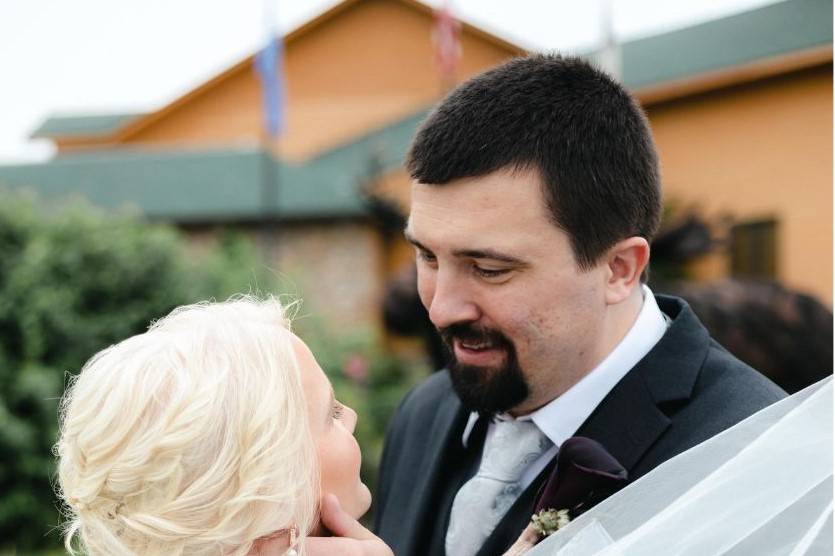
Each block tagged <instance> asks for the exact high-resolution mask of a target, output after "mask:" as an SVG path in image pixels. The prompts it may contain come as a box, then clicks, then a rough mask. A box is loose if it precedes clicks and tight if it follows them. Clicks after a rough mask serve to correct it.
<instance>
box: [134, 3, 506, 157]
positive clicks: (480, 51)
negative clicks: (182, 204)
mask: <svg viewBox="0 0 835 556" xmlns="http://www.w3.org/2000/svg"><path fill="white" fill-rule="evenodd" d="M431 29H432V17H431V14H428V13H422V12H420V11H418V10H416V9H414V8H412V7H410V6H409V5H407V4H404V3H400V2H391V1H385V0H372V1H365V2H359V3H357V4H355V5H353V6H351V7H349V8H347V9H346V10H345V11H344V12H342V13H340V14H339V15H338V16H337V17H333V18H330V19H328V20H327V21H324V22H323V23H322V24H320V25H318V26H317V27H316V28H315V29H311V30H310V32H307V33H304V34H302V35H300V36H298V37H297V38H295V39H291V40H289V41H288V44H287V46H286V57H285V68H286V74H287V83H288V88H287V117H288V121H287V130H286V133H285V135H284V137H283V138H282V139H281V141H280V143H279V149H280V151H281V152H282V153H283V154H284V155H285V156H288V157H290V158H296V159H300V158H305V157H308V156H310V155H313V154H316V153H317V152H319V151H321V150H323V149H326V148H328V147H332V146H335V145H338V144H340V143H343V142H346V141H349V140H351V139H352V138H354V137H355V136H356V135H357V134H360V133H362V132H365V131H368V130H370V129H373V128H375V127H378V126H382V125H385V124H387V123H389V122H391V121H393V120H396V119H399V118H402V117H403V116H406V115H408V114H411V113H413V112H415V111H417V110H420V109H421V108H424V107H426V106H427V105H429V104H431V103H432V102H434V101H435V100H437V98H438V96H439V95H440V94H441V92H442V84H441V81H440V79H439V76H438V71H437V69H436V67H435V65H434V59H433V49H432V44H431V40H430V36H431ZM461 44H462V53H463V56H462V60H461V64H460V71H459V73H460V77H461V78H466V77H468V76H470V75H472V74H474V73H477V72H479V71H483V70H484V69H486V68H488V67H491V66H493V65H495V64H497V63H499V62H501V61H503V60H505V59H507V58H508V57H509V56H510V55H512V54H513V52H512V51H510V50H509V49H507V48H504V47H503V46H502V45H500V44H496V43H492V42H489V41H485V40H484V39H483V38H481V37H478V36H476V35H474V34H473V33H470V32H467V31H465V32H464V33H463V34H462V38H461ZM260 94H261V92H260V84H259V82H258V79H257V76H256V75H255V74H254V73H253V71H252V70H251V68H250V67H247V68H244V69H243V70H242V71H238V72H235V73H234V74H232V75H230V76H229V77H228V78H227V79H225V80H224V81H223V82H222V83H220V84H219V85H218V86H216V87H213V88H211V89H209V90H208V91H206V92H204V93H203V94H200V95H197V96H195V97H194V98H192V99H190V101H189V102H188V103H186V104H184V105H183V106H181V107H179V108H177V109H176V110H174V111H171V112H170V113H169V114H166V115H165V117H164V118H160V119H159V120H158V121H156V122H155V123H153V124H152V125H149V126H148V127H146V128H145V129H142V130H141V131H139V132H137V133H136V134H134V135H133V136H131V137H129V138H128V139H127V141H126V142H127V143H129V144H149V143H150V144H155V145H161V144H166V145H170V144H178V143H179V144H184V143H185V144H200V145H206V144H213V143H214V144H224V145H229V144H230V143H236V142H245V143H246V142H248V143H254V142H256V141H258V139H259V137H260V135H261V125H262V119H261V112H260V111H261V100H260V99H261V97H260Z"/></svg>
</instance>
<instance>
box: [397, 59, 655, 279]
mask: <svg viewBox="0 0 835 556" xmlns="http://www.w3.org/2000/svg"><path fill="white" fill-rule="evenodd" d="M406 166H407V168H408V170H409V173H410V174H411V176H412V178H413V179H415V180H417V181H418V182H420V183H424V184H431V185H442V184H445V183H449V182H450V181H453V180H457V179H459V178H466V177H478V176H484V175H486V174H489V173H491V172H494V171H496V170H500V169H503V168H514V169H532V170H536V171H538V173H539V175H540V177H541V179H542V180H543V186H544V197H545V199H546V203H547V205H548V209H549V211H550V214H551V218H552V220H553V222H554V224H555V225H556V226H557V227H559V228H560V229H562V230H564V231H565V232H566V233H567V234H568V236H569V238H570V240H571V246H572V249H573V251H574V256H575V258H576V260H577V262H578V264H579V265H580V267H581V268H586V269H588V268H590V267H592V266H594V264H595V263H597V262H598V260H599V259H600V257H601V256H602V255H603V254H604V253H605V251H606V250H607V249H608V248H609V247H611V246H612V245H614V244H615V243H617V242H618V241H620V240H622V239H625V238H627V237H632V236H641V237H644V238H646V239H647V241H651V240H652V237H653V235H654V234H655V232H656V230H657V229H658V224H659V220H660V215H661V191H660V183H659V181H660V180H659V174H658V160H657V155H656V152H655V145H654V143H653V140H652V134H651V132H650V129H649V124H648V122H647V119H646V117H645V116H644V113H643V110H642V109H641V108H640V106H639V105H638V103H637V102H636V101H635V99H633V98H632V97H631V96H630V95H629V93H627V92H626V90H624V88H623V87H621V86H620V85H619V84H618V83H616V82H615V81H614V80H613V79H612V78H610V77H609V76H608V75H606V74H605V73H603V72H602V71H600V70H598V69H595V68H594V67H592V66H591V65H590V64H589V63H587V62H586V61H584V60H581V59H579V58H573V57H564V56H559V55H542V54H539V55H531V56H527V57H523V58H516V59H513V60H511V61H509V62H507V63H505V64H503V65H501V66H499V67H497V68H494V69H491V70H489V71H487V72H485V73H482V74H480V75H478V76H476V77H474V78H472V79H470V80H469V81H467V82H466V83H464V84H462V85H460V86H459V87H458V88H456V89H455V90H453V91H452V92H451V93H450V94H449V95H448V96H447V97H446V98H445V99H444V100H443V101H442V102H441V103H440V104H439V105H438V106H437V107H436V108H435V109H434V110H433V111H432V112H431V113H430V114H429V116H428V117H427V118H426V120H424V122H423V123H422V124H421V126H420V129H419V130H418V133H417V135H416V136H415V139H414V141H413V142H412V145H411V148H410V149H409V153H408V155H407V161H406Z"/></svg>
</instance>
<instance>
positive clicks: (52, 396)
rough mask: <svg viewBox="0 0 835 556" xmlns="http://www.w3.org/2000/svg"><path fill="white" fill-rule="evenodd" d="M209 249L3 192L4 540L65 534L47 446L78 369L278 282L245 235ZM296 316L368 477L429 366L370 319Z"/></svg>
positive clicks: (32, 545)
mask: <svg viewBox="0 0 835 556" xmlns="http://www.w3.org/2000/svg"><path fill="white" fill-rule="evenodd" d="M202 251H203V254H202V255H200V256H196V255H195V253H197V250H194V249H189V248H188V246H187V243H186V241H185V239H184V238H183V237H182V236H181V234H179V233H178V232H177V231H176V230H175V229H173V228H171V227H170V226H164V225H151V224H148V223H147V222H143V221H141V220H140V219H138V218H135V217H131V216H130V215H114V214H108V213H103V212H100V211H97V210H95V209H93V208H91V207H89V206H87V205H85V204H84V203H81V202H79V203H75V204H72V205H70V206H66V207H63V208H60V209H55V208H53V209H47V208H44V207H43V206H42V203H40V202H39V201H37V200H35V199H30V198H25V197H21V196H19V195H9V194H1V193H0V492H2V493H3V494H2V496H0V554H2V553H4V552H6V551H11V552H12V553H23V554H32V553H36V552H38V553H41V552H42V551H44V550H50V549H53V550H54V549H56V548H57V547H59V546H60V542H61V539H60V535H59V532H58V530H57V528H56V526H57V524H58V523H59V516H58V509H57V507H58V506H57V504H58V503H57V500H56V499H55V497H54V495H53V486H52V484H51V482H52V481H53V480H54V457H53V455H52V453H51V448H52V445H53V444H54V442H55V439H56V434H57V415H56V409H57V403H58V399H59V398H60V396H61V394H62V392H63V389H64V386H65V385H66V383H67V379H68V377H69V376H70V375H71V374H76V373H77V372H78V371H79V370H80V369H81V366H82V365H83V364H84V362H85V361H86V360H87V359H88V358H89V357H90V356H92V355H93V354H94V353H96V352H97V351H99V350H101V349H102V348H104V347H106V346H108V345H110V344H113V343H115V342H118V341H121V340H123V339H125V338H127V337H128V336H131V335H133V334H137V333H140V332H142V331H144V330H145V329H146V328H147V326H148V324H149V322H150V321H151V320H153V319H156V318H159V317H161V316H163V315H165V314H167V313H168V312H169V311H170V310H171V309H172V308H174V307H176V306H178V305H182V304H185V303H192V302H195V301H199V300H203V299H209V298H215V299H225V298H227V297H228V296H229V295H231V294H233V293H237V292H248V291H250V289H251V288H250V284H253V286H254V288H255V289H257V290H261V291H264V292H266V293H269V292H271V291H275V290H274V285H275V283H276V280H275V279H274V278H273V276H272V275H271V274H270V273H268V272H266V271H258V269H263V265H261V264H260V263H259V257H258V253H257V252H256V250H255V248H254V247H253V245H252V242H250V241H248V240H247V239H246V238H244V237H242V236H240V235H236V234H234V233H226V234H224V235H222V237H221V240H220V241H219V245H218V248H216V249H213V250H211V251H206V250H202ZM276 293H277V292H276ZM297 328H298V329H299V331H300V334H301V335H302V337H303V338H304V339H305V340H306V341H307V342H308V343H309V344H310V346H311V348H312V349H313V352H314V354H316V357H317V359H318V360H319V363H320V364H321V366H322V368H323V369H324V370H325V372H326V373H327V374H328V375H329V377H330V379H331V381H332V382H333V384H334V389H335V391H336V394H337V396H338V398H339V399H340V400H342V401H344V402H345V403H347V404H349V405H350V406H352V407H353V408H354V409H355V410H356V411H357V413H358V414H359V415H360V419H359V423H358V426H357V431H356V435H357V438H358V440H359V443H360V445H361V447H362V450H363V469H362V473H363V478H364V480H365V482H366V484H368V485H369V487H371V488H372V489H373V488H374V487H375V485H376V478H377V465H378V462H379V459H380V452H381V449H382V442H383V435H384V432H385V428H386V424H387V423H388V420H389V417H390V415H391V413H392V412H393V410H394V408H395V407H396V405H397V403H398V402H399V401H400V399H401V398H402V396H403V395H404V394H405V392H406V390H407V389H408V388H409V387H410V386H411V385H412V384H414V383H415V382H417V381H418V380H419V379H420V378H422V377H423V376H425V374H426V371H427V369H425V368H424V367H422V366H420V365H414V364H407V363H404V362H402V361H398V360H397V359H394V358H392V357H390V356H388V355H386V354H384V353H383V352H382V350H381V349H380V347H379V345H378V342H377V341H376V336H375V335H374V334H372V333H371V332H370V331H365V332H359V333H355V334H351V335H350V336H345V335H338V334H334V333H332V332H333V331H329V330H328V327H327V325H326V324H325V323H324V322H323V321H321V320H318V321H315V322H314V319H300V321H299V322H298V323H297ZM369 515H370V514H369ZM50 554H51V552H50Z"/></svg>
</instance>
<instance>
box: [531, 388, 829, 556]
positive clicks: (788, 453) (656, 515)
mask: <svg viewBox="0 0 835 556" xmlns="http://www.w3.org/2000/svg"><path fill="white" fill-rule="evenodd" d="M832 464H833V462H832V378H831V377H830V378H827V379H825V380H823V381H821V382H819V383H817V384H814V385H812V386H810V387H808V388H806V389H805V390H803V391H801V392H798V393H797V394H795V395H793V396H791V397H789V398H786V399H785V400H782V401H780V402H778V403H776V404H774V405H772V406H770V407H768V408H766V409H764V410H762V411H760V412H759V413H756V414H754V415H752V416H751V417H749V418H748V419H746V420H745V421H743V422H741V423H739V424H738V425H736V426H734V427H733V428H731V429H728V430H727V431H725V432H723V433H721V434H719V435H717V436H715V437H713V438H711V439H710V440H708V441H706V442H704V443H702V444H699V445H698V446H696V447H694V448H692V449H690V450H688V451H687V452H684V453H683V454H681V455H679V456H677V457H675V458H673V459H671V460H670V461H668V462H666V463H665V464H663V465H661V466H659V467H658V468H657V469H655V470H654V471H652V472H651V473H649V474H647V475H646V476H644V477H642V478H641V479H639V480H638V481H636V482H635V483H633V484H632V485H630V486H628V487H627V488H625V489H623V490H622V491H620V492H619V493H617V494H616V495H614V496H612V497H610V498H608V499H607V500H605V501H604V502H602V503H601V504H599V505H598V506H596V507H595V508H593V509H592V510H590V511H588V512H586V513H585V514H583V515H582V516H580V517H578V518H577V519H576V520H574V521H573V522H571V523H570V524H569V525H568V526H566V527H565V528H563V529H561V530H560V531H559V532H558V533H556V534H554V535H553V536H551V537H550V538H548V539H546V540H545V541H543V542H541V543H540V544H539V545H538V546H537V547H535V548H534V549H533V550H531V551H530V552H528V555H529V556H592V555H594V556H639V555H641V556H644V555H645V556H657V555H659V554H664V555H691V554H692V555H698V556H709V555H728V556H740V555H752V554H756V555H757V556H761V555H771V554H773V555H790V556H800V555H818V554H821V555H823V554H827V555H831V554H832V548H833V547H832V489H833V484H832Z"/></svg>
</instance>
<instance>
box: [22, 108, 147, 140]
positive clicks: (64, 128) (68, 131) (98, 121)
mask: <svg viewBox="0 0 835 556" xmlns="http://www.w3.org/2000/svg"><path fill="white" fill-rule="evenodd" d="M142 115H143V114H142V113H141V112H134V113H130V114H97V115H90V114H78V115H61V116H50V117H49V118H47V119H46V120H45V121H44V122H43V123H42V124H41V125H40V126H39V127H38V128H37V129H36V130H35V131H33V132H32V135H31V137H32V138H38V137H72V136H82V135H83V136H88V135H107V134H109V133H112V132H113V131H116V130H117V129H119V128H120V127H122V126H123V125H125V124H126V123H128V122H129V121H131V120H134V119H136V118H138V117H139V116H142Z"/></svg>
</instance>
